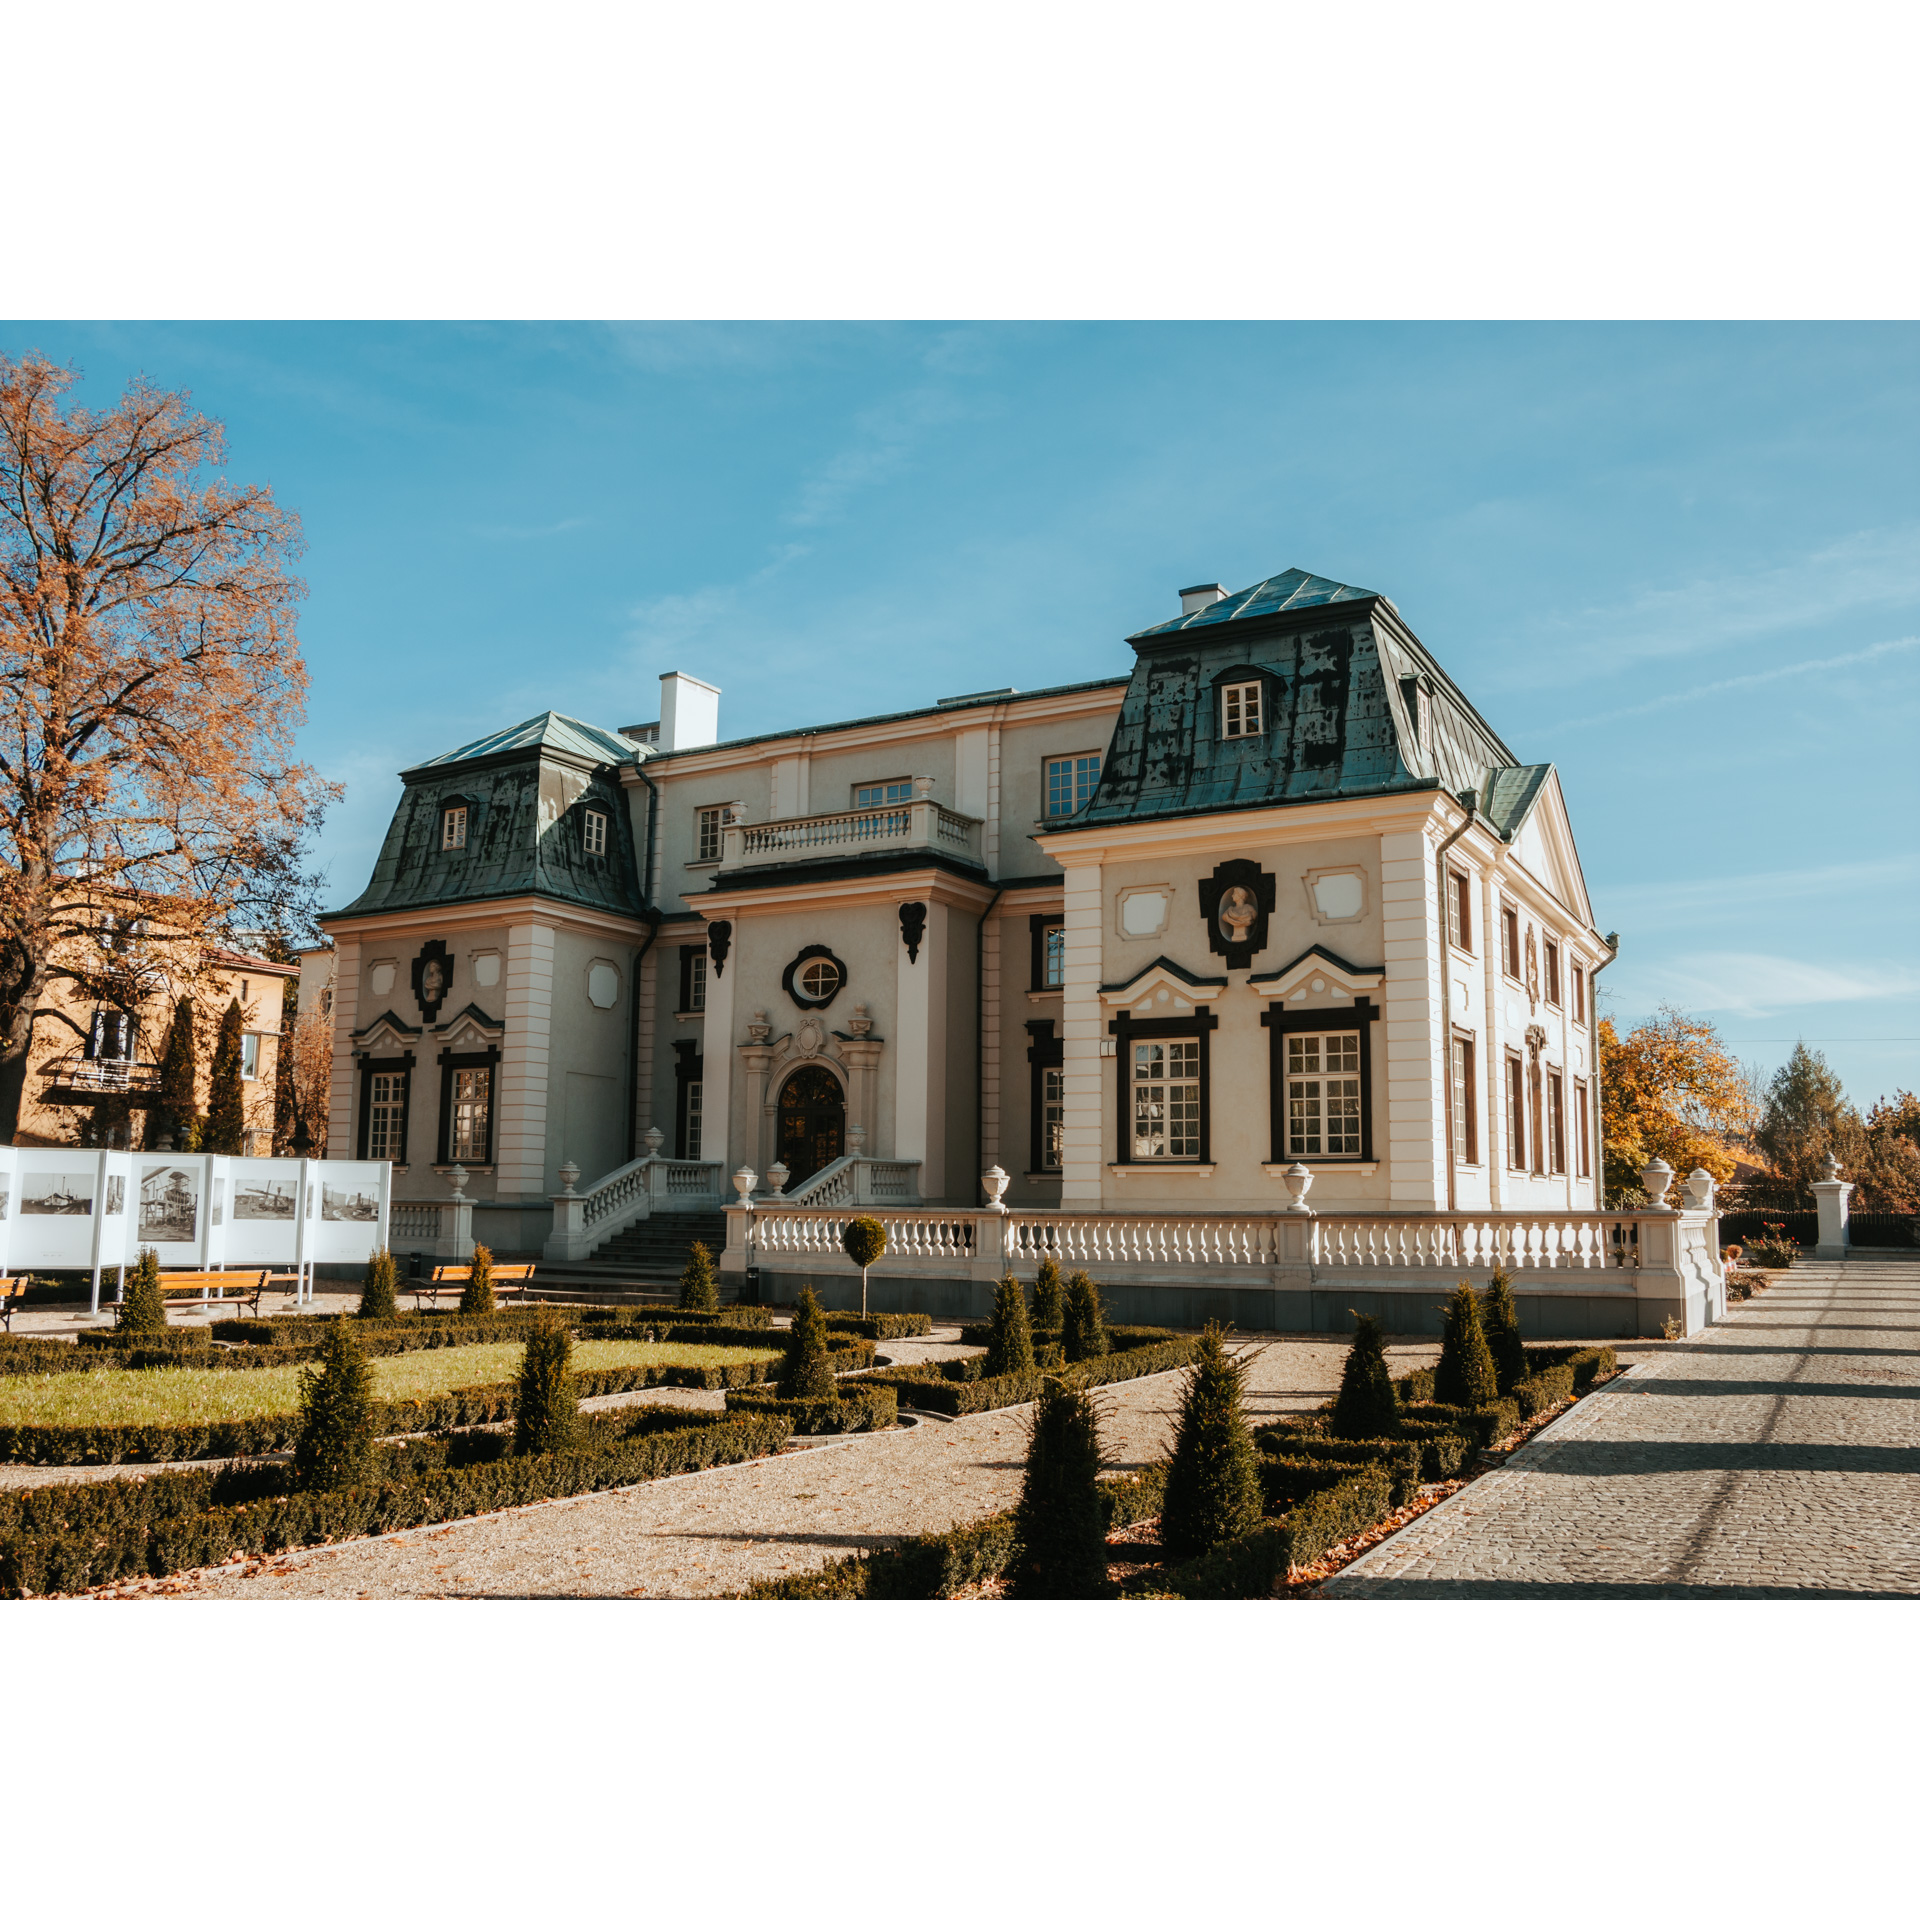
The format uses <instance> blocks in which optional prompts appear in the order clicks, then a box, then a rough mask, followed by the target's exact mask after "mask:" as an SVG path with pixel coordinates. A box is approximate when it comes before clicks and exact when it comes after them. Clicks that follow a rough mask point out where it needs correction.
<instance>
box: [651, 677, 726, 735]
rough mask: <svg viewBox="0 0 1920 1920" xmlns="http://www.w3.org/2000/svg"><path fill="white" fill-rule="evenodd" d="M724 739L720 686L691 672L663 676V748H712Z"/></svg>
mask: <svg viewBox="0 0 1920 1920" xmlns="http://www.w3.org/2000/svg"><path fill="white" fill-rule="evenodd" d="M719 738H720V689H719V688H718V687H710V686H708V685H707V683H706V682H705V681H704V680H696V679H695V678H694V677H693V675H692V674H690V673H663V674H662V675H661V676H660V751H661V752H662V753H674V752H677V751H679V750H680V749H681V748H683V747H710V746H712V745H713V744H714V742H715V741H716V740H718V739H719Z"/></svg>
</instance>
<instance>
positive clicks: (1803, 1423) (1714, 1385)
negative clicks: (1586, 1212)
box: [1320, 1260, 1920, 1600]
mask: <svg viewBox="0 0 1920 1920" xmlns="http://www.w3.org/2000/svg"><path fill="white" fill-rule="evenodd" d="M1623 1357H1624V1356H1623ZM1916 1519H1920V1265H1916V1264H1913V1263H1910V1262H1897V1261H1884V1262H1874V1261H1869V1260H1849V1261H1846V1262H1844V1263H1834V1264H1831V1265H1815V1264H1808V1265H1805V1266H1801V1267H1796V1268H1795V1269H1794V1270H1793V1271H1792V1272H1791V1273H1790V1274H1786V1275H1783V1276H1782V1277H1781V1278H1780V1279H1778V1280H1776V1281H1775V1282H1774V1284H1773V1285H1772V1286H1770V1287H1769V1288H1768V1289H1767V1290H1766V1291H1765V1292H1764V1293H1762V1294H1759V1295H1758V1296H1756V1297H1755V1298H1754V1299H1752V1300H1749V1301H1745V1302H1743V1303H1741V1304H1740V1305H1738V1306H1736V1307H1735V1308H1734V1309H1733V1310H1732V1312H1731V1313H1730V1314H1729V1315H1728V1317H1727V1318H1726V1319H1725V1320H1724V1321H1722V1322H1721V1323H1720V1325H1719V1326H1717V1327H1714V1328H1712V1329H1711V1330H1710V1331H1708V1332H1707V1333H1705V1334H1703V1335H1701V1336H1700V1337H1699V1338H1698V1339H1694V1340H1689V1341H1685V1342H1683V1343H1681V1344H1679V1345H1678V1346H1669V1347H1667V1348H1665V1349H1664V1350H1661V1351H1660V1352H1659V1356H1658V1357H1657V1358H1652V1359H1649V1360H1647V1361H1646V1362H1645V1363H1644V1364H1641V1365H1638V1366H1636V1367H1634V1369H1633V1370H1632V1371H1631V1372H1630V1373H1628V1374H1624V1375H1623V1376H1622V1377H1621V1378H1620V1379H1618V1380H1616V1381H1615V1382H1614V1383H1613V1384H1612V1385H1611V1386H1608V1387H1603V1388H1602V1389H1601V1390H1600V1391H1599V1392H1598V1393H1595V1394H1593V1395H1591V1396H1590V1397H1589V1398H1588V1399H1586V1400H1584V1401H1582V1402H1581V1404H1580V1405H1579V1406H1577V1407H1575V1408H1574V1409H1573V1411H1572V1412H1570V1413H1568V1414H1566V1415H1564V1416H1563V1417H1562V1418H1561V1419H1559V1420H1557V1421H1555V1422H1554V1423H1553V1424H1552V1425H1551V1426H1550V1427H1548V1428H1547V1429H1546V1430H1545V1431H1544V1432H1543V1433H1542V1434H1541V1435H1540V1436H1539V1438H1538V1439H1536V1440H1534V1441H1532V1442H1531V1443H1529V1444H1528V1445H1527V1446H1525V1447H1522V1448H1521V1449H1520V1450H1519V1451H1518V1452H1516V1453H1515V1454H1514V1455H1513V1456H1512V1459H1511V1462H1510V1464H1509V1465H1507V1466H1505V1467H1503V1468H1501V1469H1500V1470H1499V1471H1497V1472H1495V1473H1490V1474H1487V1475H1485V1476H1483V1477H1482V1478H1481V1479H1479V1480H1477V1481H1475V1482H1474V1483H1473V1484H1472V1485H1471V1486H1470V1487H1468V1488H1467V1489H1465V1491H1463V1492H1461V1493H1459V1494H1457V1495H1456V1496H1455V1497H1454V1498H1453V1499H1451V1500H1449V1501H1446V1502H1445V1503H1444V1504H1442V1505H1441V1506H1438V1507H1436V1508H1434V1509H1433V1511H1432V1512H1431V1513H1428V1514H1425V1515H1423V1516H1422V1517H1421V1518H1420V1519H1418V1520H1416V1521H1415V1522H1414V1523H1413V1525H1412V1526H1410V1527H1408V1528H1407V1529H1406V1530H1405V1531H1404V1532H1402V1533H1399V1534H1396V1535H1395V1536H1394V1537H1393V1538H1392V1539H1390V1540H1387V1541H1384V1542H1383V1543H1382V1544H1381V1545H1380V1546H1378V1547H1376V1548H1375V1549H1374V1550H1373V1551H1372V1552H1371V1553H1369V1554H1366V1555H1364V1556H1363V1557H1362V1558H1360V1559H1358V1560H1356V1561H1355V1562H1354V1563H1353V1564H1352V1565H1351V1566H1350V1567H1348V1568H1347V1569H1346V1570H1345V1571H1344V1572H1343V1573H1341V1574H1339V1575H1338V1576H1337V1577H1336V1578H1334V1579H1332V1580H1330V1581H1328V1583H1327V1584H1326V1586H1324V1587H1323V1588H1322V1589H1321V1590H1320V1597H1321V1598H1323V1599H1436V1600H1437V1599H1519V1598H1529V1597H1531V1598H1562V1599H1564V1598H1594V1599H1605V1598H1679V1597H1691V1598H1696V1599H1698V1598H1732V1597H1742V1598H1765V1597H1789V1596H1801V1595H1804V1596H1811V1595H1815V1594H1821V1593H1851V1594H1914V1593H1920V1527H1916V1524H1915V1523H1916Z"/></svg>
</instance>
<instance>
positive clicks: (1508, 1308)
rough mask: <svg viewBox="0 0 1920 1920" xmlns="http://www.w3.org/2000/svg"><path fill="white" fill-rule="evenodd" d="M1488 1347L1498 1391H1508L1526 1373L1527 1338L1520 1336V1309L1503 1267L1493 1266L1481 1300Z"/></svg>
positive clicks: (1509, 1391) (1504, 1392)
mask: <svg viewBox="0 0 1920 1920" xmlns="http://www.w3.org/2000/svg"><path fill="white" fill-rule="evenodd" d="M1480 1318H1481V1323H1482V1325H1483V1326H1484V1327H1485V1329H1486V1336H1487V1351H1488V1352H1489V1353H1490V1354H1492V1355H1493V1374H1494V1379H1495V1380H1496V1381H1497V1382H1498V1385H1499V1390H1500V1392H1501V1393H1503V1394H1506V1393H1511V1392H1512V1391H1513V1390H1514V1388H1515V1387H1517V1386H1518V1385H1519V1384H1520V1382H1521V1381H1522V1380H1524V1379H1525V1378H1526V1377H1527V1348H1526V1342H1525V1341H1523V1340H1522V1339H1521V1338H1520V1310H1519V1307H1518V1304H1517V1303H1516V1302H1515V1300H1514V1297H1513V1285H1512V1283H1511V1282H1510V1281H1509V1280H1508V1278H1507V1270H1506V1268H1505V1267H1495V1268H1494V1270H1493V1278H1492V1280H1491V1281H1489V1282H1488V1284H1487V1291H1486V1295H1485V1297H1484V1298H1483V1299H1482V1300H1481V1302H1480Z"/></svg>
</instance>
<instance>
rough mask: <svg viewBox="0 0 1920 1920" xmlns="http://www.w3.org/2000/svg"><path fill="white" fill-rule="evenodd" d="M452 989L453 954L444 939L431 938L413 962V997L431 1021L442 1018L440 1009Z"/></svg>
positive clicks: (423, 1013)
mask: <svg viewBox="0 0 1920 1920" xmlns="http://www.w3.org/2000/svg"><path fill="white" fill-rule="evenodd" d="M452 991H453V956H452V955H451V954H450V953H448V951H447V943H446V942H445V941H444V940H429V941H428V942H427V944H426V945H425V946H424V947H422V948H421V949H420V957H419V958H418V959H417V960H415V961H414V963H413V997H414V999H415V1000H416V1001H418V1002H419V1005H420V1011H421V1013H422V1015H423V1016H424V1017H425V1018H426V1019H427V1020H428V1021H429V1022H432V1021H435V1020H438V1019H439V1018H440V1009H441V1007H442V1006H443V1005H444V1004H445V1002H446V998H447V995H448V994H449V993H451V992H452Z"/></svg>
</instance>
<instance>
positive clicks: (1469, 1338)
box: [1433, 1280, 1500, 1407]
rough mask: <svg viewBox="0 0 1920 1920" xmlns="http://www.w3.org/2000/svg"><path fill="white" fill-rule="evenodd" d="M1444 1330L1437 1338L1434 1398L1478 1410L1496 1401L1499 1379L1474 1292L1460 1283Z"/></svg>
mask: <svg viewBox="0 0 1920 1920" xmlns="http://www.w3.org/2000/svg"><path fill="white" fill-rule="evenodd" d="M1446 1315H1447V1328H1446V1332H1445V1333H1443V1334H1442V1335H1441V1336H1440V1362H1439V1365H1438V1366H1436V1367H1435V1368H1434V1370H1433V1397H1434V1398H1435V1399H1436V1400H1437V1401H1439V1402H1440V1403H1441V1404H1442V1405H1443V1406H1449V1407H1480V1406H1484V1405H1485V1404H1486V1403H1487V1402H1488V1401H1489V1400H1493V1399H1496V1398H1498V1396H1499V1391H1500V1382H1499V1377H1498V1376H1497V1375H1496V1374H1495V1372H1494V1370H1493V1355H1492V1354H1491V1353H1489V1352H1488V1351H1487V1336H1486V1334H1485V1332H1484V1331H1483V1330H1482V1328H1481V1325H1480V1308H1479V1304H1478V1302H1477V1301H1476V1300H1475V1299H1474V1297H1473V1288H1472V1287H1471V1286H1469V1285H1468V1284H1467V1282H1466V1281H1464V1280H1462V1281H1461V1282H1460V1284H1459V1285H1458V1286H1457V1287H1455V1288H1454V1290H1453V1297H1452V1299H1450V1300H1449V1301H1448V1302H1447V1307H1446Z"/></svg>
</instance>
